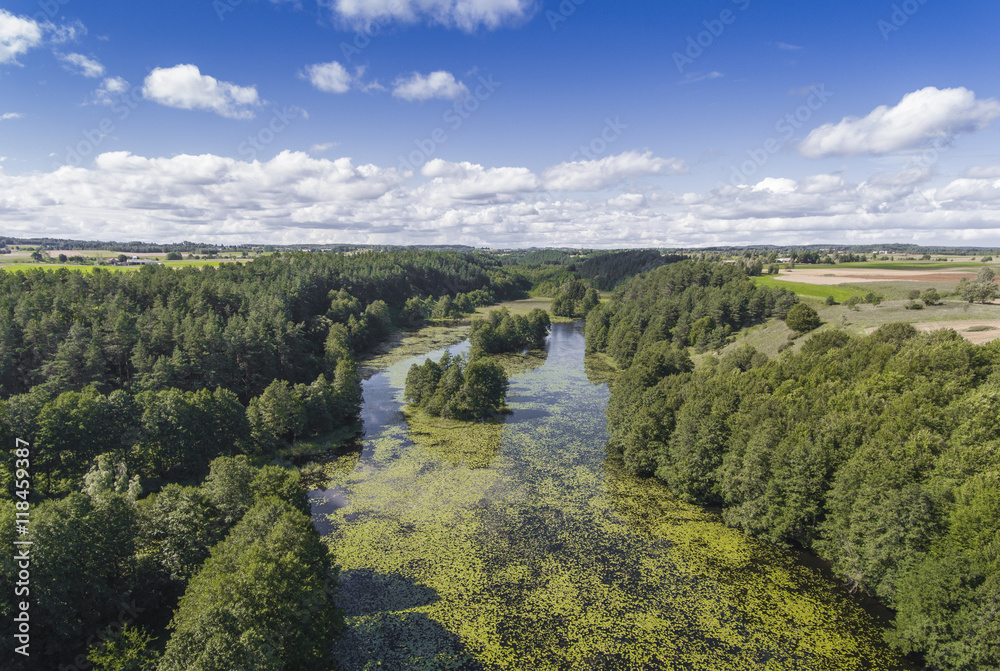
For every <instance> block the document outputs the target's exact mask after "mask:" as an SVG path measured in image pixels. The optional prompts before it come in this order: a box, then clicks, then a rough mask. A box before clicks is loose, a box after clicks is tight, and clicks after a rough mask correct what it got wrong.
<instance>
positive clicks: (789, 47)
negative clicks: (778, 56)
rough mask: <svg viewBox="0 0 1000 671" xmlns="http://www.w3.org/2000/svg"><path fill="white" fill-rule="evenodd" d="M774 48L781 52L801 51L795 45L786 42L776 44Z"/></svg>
mask: <svg viewBox="0 0 1000 671" xmlns="http://www.w3.org/2000/svg"><path fill="white" fill-rule="evenodd" d="M776 46H777V47H778V48H779V49H781V50H782V51H800V50H801V49H802V47H800V46H798V45H797V44H789V43H788V42H778V44H777V45H776Z"/></svg>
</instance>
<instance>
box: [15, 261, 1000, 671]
mask: <svg viewBox="0 0 1000 671" xmlns="http://www.w3.org/2000/svg"><path fill="white" fill-rule="evenodd" d="M512 256H513V257H514V258H502V257H501V256H499V255H496V254H486V253H478V252H477V253H464V254H459V253H452V252H434V251H416V250H408V251H394V252H382V251H366V252H361V253H350V254H308V253H280V254H273V255H267V256H262V257H260V258H257V259H255V260H253V261H252V262H250V263H247V264H230V265H225V266H222V267H218V268H212V267H206V268H183V269H171V268H164V267H144V268H142V269H141V270H139V271H138V272H135V273H128V274H125V273H112V272H107V271H102V270H97V271H96V272H93V273H86V274H85V273H81V272H72V271H69V270H67V269H55V270H50V271H43V270H28V271H14V272H7V273H3V274H0V440H2V441H4V442H5V444H7V445H10V446H11V447H12V448H13V449H12V450H11V458H10V459H8V460H5V461H4V462H3V464H2V465H0V472H2V474H3V482H4V487H3V490H2V493H0V518H2V519H0V536H2V538H3V541H4V542H5V543H6V544H7V545H8V547H13V543H14V542H15V540H18V539H21V540H24V539H27V540H29V541H30V542H31V543H33V546H32V550H31V552H32V557H33V559H32V573H31V580H32V582H31V594H30V596H31V599H32V603H34V604H38V605H37V606H36V607H35V610H33V611H32V614H31V616H32V619H31V623H32V625H31V626H32V633H33V639H32V640H33V641H34V642H35V643H33V645H36V644H37V647H33V655H32V657H31V659H30V660H29V661H28V665H27V666H23V665H22V666H21V667H20V668H26V669H49V668H56V666H57V665H64V666H65V665H66V664H67V662H72V664H75V668H81V669H82V668H98V669H145V670H147V671H148V670H150V669H158V670H160V671H166V670H171V671H172V670H173V669H204V670H208V669H220V670H221V669H230V668H238V665H239V664H245V665H246V666H247V667H248V668H251V667H252V668H267V669H325V668H327V666H325V664H327V663H328V658H329V642H330V641H331V640H333V639H335V638H336V637H337V636H338V635H339V632H340V631H341V629H342V628H343V626H344V625H343V620H342V616H341V613H340V611H338V610H337V609H336V607H335V606H334V597H335V594H336V592H337V586H338V572H337V558H336V557H333V556H332V555H331V554H330V553H329V551H328V550H327V546H326V545H325V544H323V543H322V542H321V540H320V538H319V535H318V533H317V531H316V529H315V528H314V526H313V524H312V522H311V520H310V517H309V513H310V508H309V503H308V501H307V500H306V497H305V490H306V487H305V486H304V484H303V482H302V479H301V477H300V475H299V474H298V472H297V471H296V470H295V469H288V468H285V467H283V466H280V465H277V463H278V459H277V458H278V456H279V455H281V454H282V451H283V450H285V449H286V448H287V447H288V446H290V445H291V444H293V443H294V442H295V441H297V440H301V439H304V438H309V437H315V436H323V435H327V434H330V433H331V432H335V431H338V430H347V431H350V430H351V428H352V427H353V426H354V423H355V421H356V417H357V415H358V411H359V407H360V404H361V400H362V399H361V387H360V384H361V383H360V377H359V374H358V366H357V362H358V361H359V359H360V358H361V357H363V356H365V355H366V353H367V352H368V351H369V350H370V349H371V348H372V347H373V346H374V345H375V344H377V343H379V342H381V341H383V340H385V339H386V338H388V337H389V336H390V335H391V334H393V333H394V332H396V331H398V330H399V329H412V328H415V327H419V326H421V325H423V324H428V323H435V324H437V323H453V322H455V321H456V320H460V319H468V318H469V315H470V314H471V313H472V312H473V311H475V310H476V309H477V308H481V307H483V306H488V305H493V304H496V303H499V302H503V301H508V300H513V299H520V298H524V297H526V296H528V295H529V294H532V295H535V296H546V297H547V298H550V299H552V300H553V304H552V313H553V315H556V316H558V315H564V316H565V317H570V318H575V319H579V318H584V317H585V318H586V326H585V329H586V346H587V350H588V352H591V353H595V354H597V353H600V354H601V355H603V356H606V357H607V359H609V360H610V361H612V362H613V364H614V366H615V367H616V368H617V369H618V371H619V372H618V373H617V375H616V376H615V379H614V381H613V383H612V385H611V397H610V401H609V403H608V408H607V420H608V433H609V435H610V438H611V442H610V447H611V449H612V450H613V452H614V453H616V454H618V455H620V456H621V458H622V461H623V462H624V464H625V466H626V468H627V469H628V470H629V471H630V472H631V473H633V474H635V475H638V476H642V477H647V478H656V479H658V480H660V481H662V482H663V483H665V484H666V486H667V487H669V488H670V490H671V491H673V492H674V493H675V494H676V495H677V496H678V497H680V498H681V499H683V500H685V501H688V502H692V503H696V504H700V505H703V506H711V507H718V508H719V509H720V510H721V511H722V512H721V515H722V518H723V519H724V520H725V522H726V523H728V524H729V525H731V526H733V527H736V528H738V529H741V530H742V531H744V532H746V533H747V534H749V535H751V536H754V537H757V538H761V539H765V540H767V541H769V542H771V543H774V544H777V545H779V546H784V547H790V548H797V549H803V550H807V551H809V552H811V553H813V554H815V555H817V556H820V557H823V558H825V559H827V560H829V561H830V562H831V565H832V570H833V571H834V572H835V573H836V575H837V576H839V578H840V579H841V580H842V581H843V582H844V583H845V584H846V585H848V586H849V588H850V589H851V590H853V591H856V592H863V593H867V594H870V595H872V596H875V597H877V598H878V599H879V600H880V601H881V602H882V603H884V604H886V605H888V606H889V607H891V608H892V609H893V610H894V611H895V613H896V616H895V621H894V624H893V627H892V628H891V630H890V631H889V633H888V636H889V639H890V640H891V643H892V644H893V645H894V646H896V647H897V648H898V649H899V650H901V651H903V652H907V653H914V654H917V655H919V656H920V658H921V659H922V660H924V661H925V662H926V663H927V664H929V665H930V666H931V667H932V668H934V669H941V670H949V671H952V670H954V671H959V670H966V669H981V668H983V669H985V668H997V667H998V665H1000V621H998V618H997V607H998V603H1000V545H998V542H997V540H996V539H997V537H998V532H1000V521H998V517H1000V516H998V515H997V512H996V511H997V510H998V509H1000V464H998V461H997V457H996V454H997V448H998V446H1000V422H998V420H997V413H996V408H997V404H998V402H1000V377H998V374H997V373H996V370H997V365H998V363H1000V345H998V344H997V343H993V344H991V345H986V346H976V345H972V344H969V343H968V342H966V341H964V340H962V339H961V338H960V337H959V336H958V335H957V334H955V333H953V332H950V331H945V332H937V333H933V334H922V333H917V332H916V331H915V330H914V329H913V328H912V327H911V326H908V325H905V324H888V325H885V326H883V327H881V328H880V329H879V330H877V331H876V332H874V333H873V334H871V335H868V336H855V335H848V334H846V333H844V332H841V331H839V330H837V329H832V330H826V331H823V332H820V333H818V334H816V335H813V336H811V337H810V336H805V337H804V340H805V342H804V343H803V345H802V346H801V348H799V349H798V351H796V352H785V353H783V354H781V355H780V356H779V357H777V358H774V359H769V358H768V357H767V356H765V355H763V354H761V353H759V352H757V351H755V350H754V349H753V348H751V347H747V346H743V347H738V348H735V349H733V348H732V347H731V348H730V349H729V350H728V351H727V353H725V354H724V355H717V354H716V352H717V350H719V349H720V348H722V347H724V346H725V345H727V344H730V343H731V342H732V341H733V339H734V338H735V336H736V335H737V334H738V333H739V332H740V331H742V330H743V329H747V328H749V327H753V326H755V325H759V324H763V323H765V322H767V321H768V320H772V319H786V318H789V317H791V318H792V321H794V318H795V317H796V316H797V314H798V313H799V312H805V310H802V309H797V307H796V306H798V305H802V304H801V303H800V301H799V299H798V297H797V296H796V295H795V294H793V293H792V292H790V291H788V290H786V289H782V288H772V287H769V286H766V285H763V284H760V285H758V284H755V283H754V282H753V281H752V280H751V275H753V274H755V273H757V272H759V271H760V267H761V264H762V259H761V257H759V256H752V255H751V256H745V257H740V258H738V259H736V260H735V261H731V262H727V263H719V262H715V261H709V260H693V259H685V258H683V257H680V256H663V257H662V258H661V259H659V260H657V259H653V258H652V257H651V255H650V253H649V252H635V253H593V254H588V255H586V256H585V257H584V258H581V257H580V256H579V255H577V254H574V253H570V252H564V251H555V250H549V251H544V252H542V251H535V252H529V253H523V254H519V255H518V254H514V255H512ZM661 261H662V263H661ZM607 287H612V288H614V292H613V294H612V295H611V297H610V298H608V299H606V300H604V301H603V302H602V301H601V299H600V296H599V294H598V292H597V289H598V288H600V289H602V290H604V289H605V288H607ZM549 327H550V317H549V314H548V313H546V312H545V311H543V310H534V311H532V312H530V313H528V314H512V313H511V312H510V311H509V310H506V309H497V310H493V311H492V312H490V313H489V314H486V315H485V316H483V317H477V318H474V319H471V322H470V323H469V327H468V328H469V334H470V335H469V339H470V345H471V349H470V352H469V354H468V355H465V356H460V357H450V356H446V357H445V358H444V359H441V360H439V361H433V360H430V359H428V360H427V361H425V362H424V363H423V364H422V365H414V366H413V367H412V368H411V369H410V374H409V375H408V376H407V379H406V388H405V392H404V396H405V400H406V401H407V402H409V403H410V404H412V405H413V406H415V407H417V408H419V409H420V410H421V411H423V412H426V413H427V414H429V415H432V416H443V417H445V418H449V419H458V420H464V421H475V420H480V419H484V418H488V417H491V416H493V415H495V414H497V413H502V412H504V409H505V405H504V399H505V396H506V394H507V392H508V389H509V381H508V378H507V375H506V374H505V373H504V371H503V368H502V367H501V366H499V365H498V364H497V363H495V362H494V361H493V357H494V355H500V354H503V353H506V352H518V351H522V350H526V349H537V348H540V347H542V346H544V343H545V341H546V336H547V334H548V332H549ZM802 330H803V331H805V330H809V329H808V328H803V329H802ZM695 361H697V362H698V363H697V365H696V364H695ZM15 441H17V442H15ZM22 442H23V445H22ZM29 473H30V491H31V498H30V510H31V518H30V523H26V524H24V525H23V526H20V525H21V524H22V522H21V517H19V516H18V513H19V512H22V511H24V510H27V508H28V502H27V501H26V500H25V499H24V498H22V497H19V494H18V492H19V491H20V490H23V489H24V485H23V483H24V482H26V481H28V479H29V478H28V475H29ZM0 575H2V579H3V580H4V581H5V584H15V583H16V581H17V575H18V564H17V562H16V561H15V560H14V557H13V555H12V554H11V553H6V554H5V556H4V557H3V559H0ZM240 576H249V579H246V580H242V579H240V578H239V577H240ZM265 595H266V598H265ZM17 601H18V599H17V597H16V596H15V594H14V593H13V592H12V591H9V590H8V592H7V593H6V594H4V595H3V596H2V597H0V616H3V618H4V621H5V622H7V623H9V622H12V621H13V617H14V614H15V613H16V612H17V609H18V603H17ZM139 613H146V615H145V616H143V617H142V618H139V617H138V614H139ZM140 620H141V623H140V622H139V621H140ZM16 645H17V641H16V639H15V638H13V637H12V636H10V635H7V636H5V637H4V640H3V643H2V645H0V648H2V650H3V655H4V658H5V659H12V658H13V657H12V655H13V654H14V652H13V649H14V647H15V646H16ZM219 651H224V652H219ZM251 660H253V661H251ZM261 660H263V661H261ZM67 668H73V667H67Z"/></svg>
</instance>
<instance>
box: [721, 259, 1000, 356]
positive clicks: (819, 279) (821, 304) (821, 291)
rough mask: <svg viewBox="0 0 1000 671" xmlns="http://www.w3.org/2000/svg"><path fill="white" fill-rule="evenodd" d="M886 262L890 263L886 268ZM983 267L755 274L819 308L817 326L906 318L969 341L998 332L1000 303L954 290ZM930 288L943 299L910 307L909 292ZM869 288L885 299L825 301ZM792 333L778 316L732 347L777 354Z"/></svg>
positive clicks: (898, 266)
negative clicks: (852, 304)
mask: <svg viewBox="0 0 1000 671" xmlns="http://www.w3.org/2000/svg"><path fill="white" fill-rule="evenodd" d="M987 265H988V266H989V267H994V268H996V267H997V266H994V265H993V264H987ZM917 266H920V268H918V267H917ZM970 266H971V267H970ZM885 267H891V268H890V269H883V268H885ZM982 267H984V264H980V263H977V264H970V263H948V264H944V263H924V264H907V265H906V266H904V264H903V263H884V264H872V263H868V264H864V263H858V264H843V265H838V266H836V267H830V266H820V267H808V268H796V269H794V270H783V271H782V272H781V274H780V275H778V276H773V275H765V276H762V277H755V278H754V281H755V282H756V283H757V284H763V285H766V286H772V287H784V288H786V289H790V290H791V291H794V292H795V293H796V294H797V295H798V296H799V297H800V298H802V299H804V300H805V301H806V302H808V303H809V304H810V305H812V306H813V307H814V308H816V310H817V312H819V315H820V318H821V319H822V320H823V322H824V324H823V326H821V327H820V329H818V330H819V331H822V330H825V329H830V328H839V329H844V330H846V331H848V332H850V333H855V334H861V333H870V332H871V331H873V330H874V329H876V328H878V327H879V326H881V325H882V324H886V323H889V322H894V321H902V322H909V323H911V324H913V325H914V326H915V327H916V328H917V329H918V330H921V331H934V330H938V329H946V328H952V329H954V330H955V331H957V332H958V333H959V334H961V335H962V337H964V338H966V339H967V340H969V341H970V342H974V343H980V344H981V343H986V342H991V341H992V340H996V339H998V338H1000V304H991V305H979V304H970V303H968V302H966V301H964V300H962V299H961V298H959V297H958V296H957V295H955V291H956V289H957V287H958V283H959V282H960V281H961V280H962V278H968V279H970V280H972V279H975V277H976V274H975V270H976V269H978V268H982ZM927 289H936V290H937V291H938V293H939V294H940V295H941V296H942V298H943V300H942V301H941V303H940V304H939V305H933V306H925V308H924V309H922V310H913V309H907V306H908V305H910V304H911V301H910V300H909V298H908V295H909V294H910V292H912V291H920V292H923V291H926V290H927ZM870 292H874V293H875V294H878V295H879V296H881V297H882V299H883V302H882V303H881V304H880V305H878V306H873V305H868V304H864V305H860V306H858V307H859V309H858V310H851V309H850V308H848V307H847V306H845V305H827V304H826V298H827V297H828V296H833V298H834V300H835V301H836V302H837V303H838V304H839V303H843V302H844V301H846V300H848V299H849V298H851V297H852V296H861V297H864V296H866V295H867V294H868V293H870ZM794 335H795V334H794V333H793V332H792V331H791V329H789V328H788V327H787V326H786V325H785V324H784V322H782V321H778V320H775V321H773V322H771V323H769V324H764V325H761V326H756V327H754V328H751V329H747V330H746V331H744V332H743V333H742V334H741V336H740V337H739V339H738V341H737V343H734V344H732V345H730V346H729V348H732V347H736V346H739V345H742V344H749V345H752V346H753V347H755V348H756V349H758V350H760V351H761V352H764V353H765V354H767V355H768V356H776V355H777V354H778V348H779V347H781V346H782V345H783V344H784V343H785V342H787V341H789V340H790V339H791V338H793V337H794ZM802 340H803V339H798V340H796V341H794V345H793V348H797V347H799V346H800V345H801V342H802Z"/></svg>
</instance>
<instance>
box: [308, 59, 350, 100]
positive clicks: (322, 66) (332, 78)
mask: <svg viewBox="0 0 1000 671" xmlns="http://www.w3.org/2000/svg"><path fill="white" fill-rule="evenodd" d="M302 76H303V77H304V78H306V79H308V80H309V82H310V83H311V84H312V85H313V86H315V87H316V88H317V89H319V90H320V91H324V92H326V93H347V92H348V91H350V90H351V83H352V82H353V80H354V78H353V77H352V76H351V74H350V73H349V72H348V71H347V68H345V67H344V66H343V65H341V64H340V63H338V62H337V61H330V62H329V63H316V64H315V65H310V66H308V67H307V68H306V69H305V72H303V73H302Z"/></svg>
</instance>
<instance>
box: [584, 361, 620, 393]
mask: <svg viewBox="0 0 1000 671" xmlns="http://www.w3.org/2000/svg"><path fill="white" fill-rule="evenodd" d="M583 369H584V371H585V372H586V373H587V380H588V381H589V382H590V383H591V384H606V385H608V387H609V388H610V387H611V385H612V383H613V382H614V380H615V376H617V375H618V369H617V368H615V367H614V366H613V365H612V363H611V361H610V360H609V359H608V358H607V357H606V356H605V355H603V354H588V355H587V356H585V357H584V359H583Z"/></svg>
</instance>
